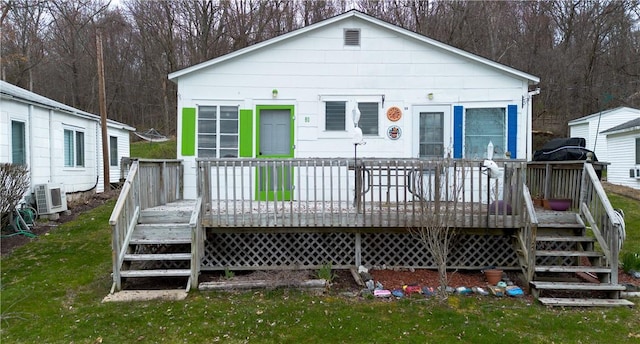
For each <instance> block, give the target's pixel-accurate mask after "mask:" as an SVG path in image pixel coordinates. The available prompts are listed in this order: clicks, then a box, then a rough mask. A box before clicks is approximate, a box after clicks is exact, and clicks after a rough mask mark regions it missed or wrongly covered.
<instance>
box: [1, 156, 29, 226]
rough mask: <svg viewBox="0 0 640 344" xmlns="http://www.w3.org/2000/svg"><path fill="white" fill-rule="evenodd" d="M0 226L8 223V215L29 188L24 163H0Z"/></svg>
mask: <svg viewBox="0 0 640 344" xmlns="http://www.w3.org/2000/svg"><path fill="white" fill-rule="evenodd" d="M0 185H2V187H1V188H0V215H1V219H2V220H1V221H0V228H5V227H6V226H7V225H8V224H9V215H10V214H11V212H12V211H13V209H15V207H16V206H17V205H18V203H19V202H20V200H21V199H22V197H23V196H24V193H25V192H27V189H29V170H28V169H27V167H26V166H24V165H16V164H7V163H2V164H0Z"/></svg>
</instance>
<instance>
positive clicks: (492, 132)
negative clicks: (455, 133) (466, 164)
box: [464, 108, 507, 159]
mask: <svg viewBox="0 0 640 344" xmlns="http://www.w3.org/2000/svg"><path fill="white" fill-rule="evenodd" d="M464 121H465V123H464V157H465V158H467V159H484V158H487V147H488V145H489V142H491V143H492V144H493V151H494V152H495V153H496V154H497V155H494V157H495V156H500V154H504V153H505V151H506V149H505V147H506V143H507V137H506V134H507V130H506V128H507V124H506V109H505V108H468V109H466V110H465V118H464Z"/></svg>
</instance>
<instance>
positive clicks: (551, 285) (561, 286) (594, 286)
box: [531, 281, 625, 291]
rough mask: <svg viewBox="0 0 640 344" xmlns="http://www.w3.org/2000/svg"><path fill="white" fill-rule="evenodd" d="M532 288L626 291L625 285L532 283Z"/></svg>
mask: <svg viewBox="0 0 640 344" xmlns="http://www.w3.org/2000/svg"><path fill="white" fill-rule="evenodd" d="M531 286H532V287H534V288H536V289H547V290H604V291H622V290H625V286H623V285H620V284H610V283H580V282H546V281H532V282H531Z"/></svg>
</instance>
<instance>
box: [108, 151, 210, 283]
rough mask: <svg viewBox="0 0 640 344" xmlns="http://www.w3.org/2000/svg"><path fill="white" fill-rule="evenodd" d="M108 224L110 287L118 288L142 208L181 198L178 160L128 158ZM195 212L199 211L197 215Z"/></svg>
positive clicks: (179, 163) (179, 161)
mask: <svg viewBox="0 0 640 344" xmlns="http://www.w3.org/2000/svg"><path fill="white" fill-rule="evenodd" d="M127 170H128V172H127V178H126V180H125V181H124V184H123V186H122V190H121V191H120V195H119V196H118V200H117V201H116V204H115V206H114V208H113V212H112V213H111V217H110V218H109V224H110V225H111V228H112V260H113V281H114V285H113V288H112V292H113V289H117V290H120V289H121V287H122V286H121V269H122V266H123V263H124V259H125V255H126V253H127V250H128V249H129V242H130V240H131V237H132V235H133V232H134V229H135V227H136V225H137V224H138V220H139V218H140V213H141V211H142V210H144V209H147V208H151V207H154V206H158V205H163V204H167V203H170V202H174V201H176V200H180V199H182V193H183V180H182V177H183V169H182V162H181V160H149V159H139V160H138V159H132V160H130V165H129V166H128V167H127ZM198 215H199V214H198Z"/></svg>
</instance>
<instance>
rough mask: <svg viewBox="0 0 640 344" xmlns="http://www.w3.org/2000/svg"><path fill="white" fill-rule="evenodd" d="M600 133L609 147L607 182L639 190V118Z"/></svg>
mask: <svg viewBox="0 0 640 344" xmlns="http://www.w3.org/2000/svg"><path fill="white" fill-rule="evenodd" d="M600 133H601V135H605V136H606V141H607V147H610V148H609V151H608V156H609V159H610V160H611V165H609V167H608V168H607V181H608V182H610V183H612V184H619V185H625V186H629V187H632V188H634V189H640V117H638V118H636V119H632V120H630V121H628V122H625V123H622V124H620V125H616V126H615V127H613V128H610V129H607V130H605V131H602V132H600Z"/></svg>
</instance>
